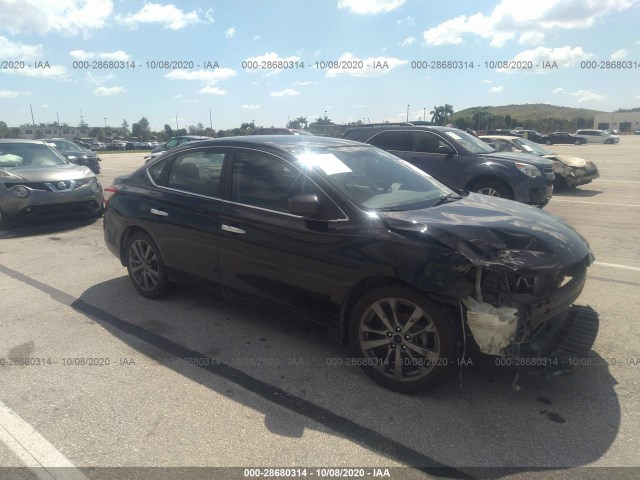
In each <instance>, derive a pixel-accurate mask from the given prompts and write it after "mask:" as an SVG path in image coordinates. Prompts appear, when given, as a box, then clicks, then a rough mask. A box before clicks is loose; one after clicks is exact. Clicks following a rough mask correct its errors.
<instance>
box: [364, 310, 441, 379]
mask: <svg viewBox="0 0 640 480" xmlns="http://www.w3.org/2000/svg"><path fill="white" fill-rule="evenodd" d="M358 342H359V346H360V348H361V350H362V353H363V354H364V356H365V361H366V362H367V365H370V366H372V367H373V368H375V369H377V370H378V372H379V373H380V374H382V375H383V376H385V377H387V378H388V379H389V380H392V381H393V382H415V381H417V380H421V379H423V378H426V377H428V376H429V375H430V374H431V372H432V371H433V369H434V368H435V367H437V366H439V365H440V361H441V360H442V358H441V341H440V335H439V332H438V329H437V327H436V325H435V324H434V322H433V320H432V319H431V318H430V317H429V315H428V314H427V313H426V312H425V311H424V310H423V309H422V308H421V307H420V306H418V305H416V304H415V303H413V302H411V301H409V300H405V299H401V298H384V299H381V300H378V301H376V302H375V303H373V304H372V305H370V306H369V308H368V309H367V310H366V311H365V312H364V314H363V316H362V318H361V320H360V323H359V326H358Z"/></svg>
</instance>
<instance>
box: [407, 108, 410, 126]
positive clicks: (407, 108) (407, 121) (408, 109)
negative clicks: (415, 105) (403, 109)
mask: <svg viewBox="0 0 640 480" xmlns="http://www.w3.org/2000/svg"><path fill="white" fill-rule="evenodd" d="M410 106H411V105H409V104H407V123H409V107H410Z"/></svg>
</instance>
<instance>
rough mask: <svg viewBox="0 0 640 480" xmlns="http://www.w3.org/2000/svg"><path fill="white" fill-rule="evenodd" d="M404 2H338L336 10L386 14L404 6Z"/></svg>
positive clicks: (361, 13)
mask: <svg viewBox="0 0 640 480" xmlns="http://www.w3.org/2000/svg"><path fill="white" fill-rule="evenodd" d="M404 2H405V0H338V8H347V9H349V11H351V12H352V13H358V14H360V15H363V14H376V13H387V12H390V11H392V10H395V9H396V8H398V7H401V6H402V5H404Z"/></svg>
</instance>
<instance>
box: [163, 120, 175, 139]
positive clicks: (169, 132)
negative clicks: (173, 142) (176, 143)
mask: <svg viewBox="0 0 640 480" xmlns="http://www.w3.org/2000/svg"><path fill="white" fill-rule="evenodd" d="M164 133H165V135H166V136H167V137H168V138H171V137H173V136H174V135H173V128H171V125H169V124H168V123H165V124H164Z"/></svg>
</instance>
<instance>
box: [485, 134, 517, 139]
mask: <svg viewBox="0 0 640 480" xmlns="http://www.w3.org/2000/svg"><path fill="white" fill-rule="evenodd" d="M478 138H495V139H497V140H515V139H516V138H518V139H520V140H522V137H518V136H516V135H480V136H479V137H478Z"/></svg>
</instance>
